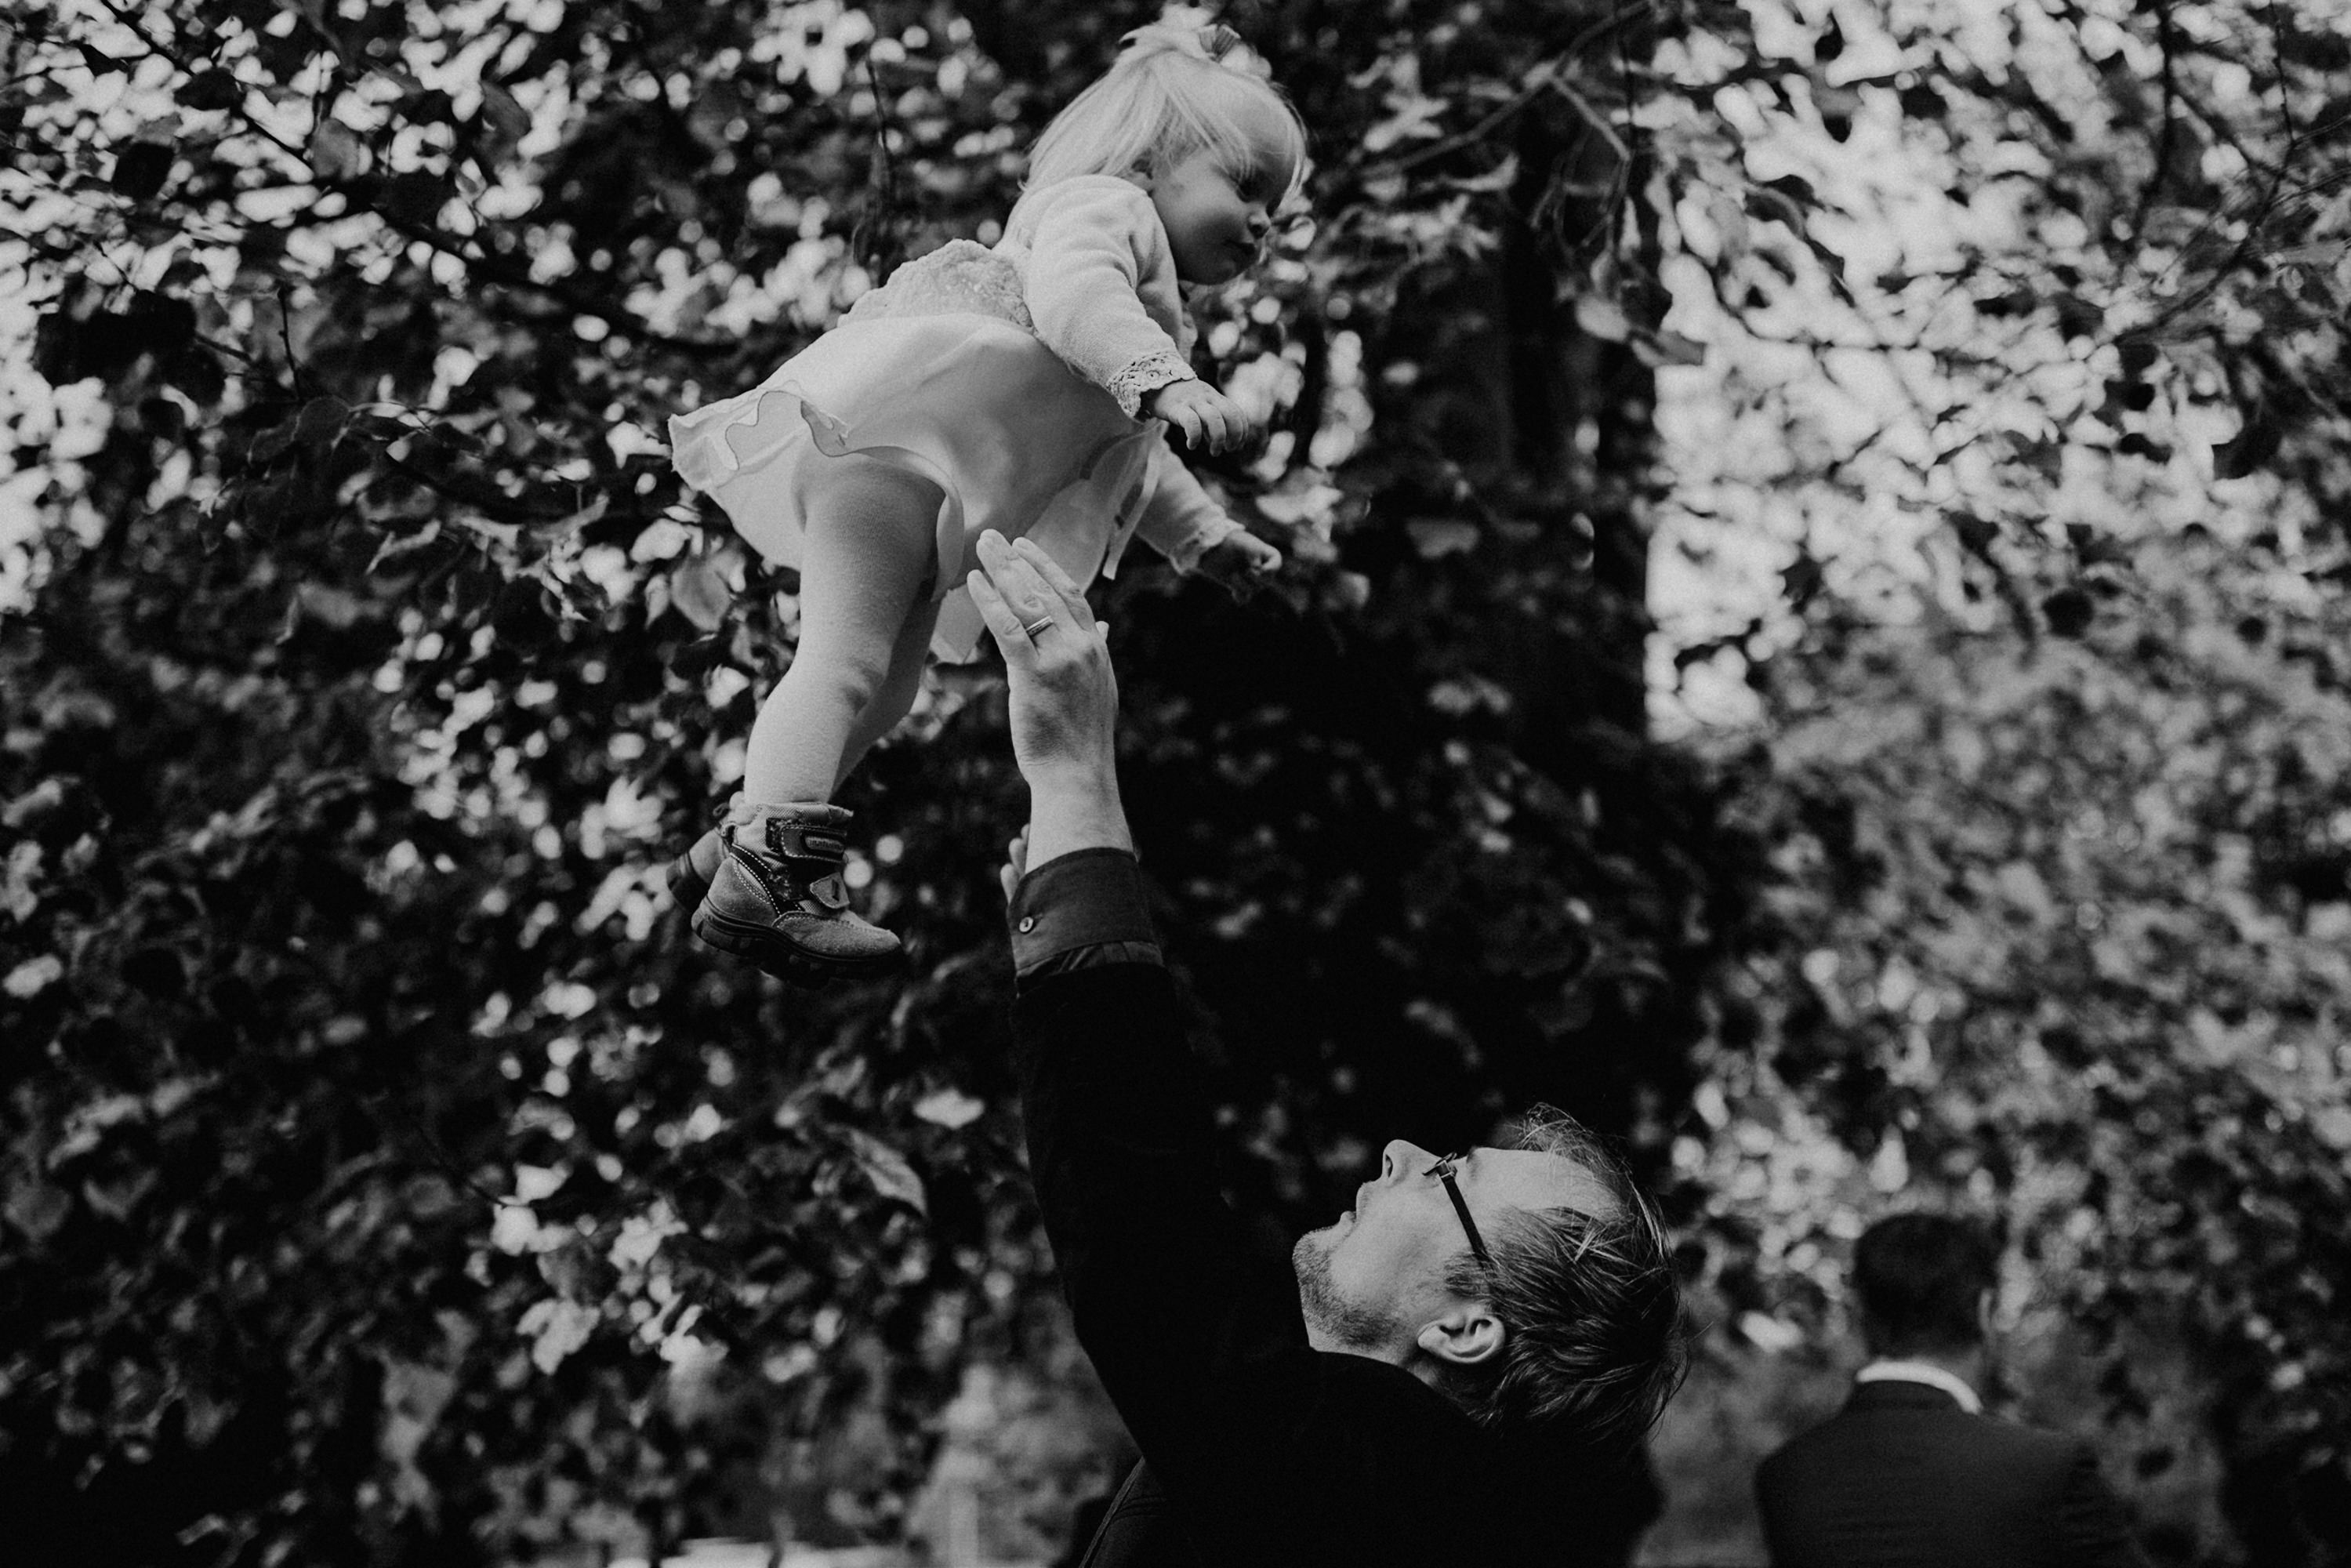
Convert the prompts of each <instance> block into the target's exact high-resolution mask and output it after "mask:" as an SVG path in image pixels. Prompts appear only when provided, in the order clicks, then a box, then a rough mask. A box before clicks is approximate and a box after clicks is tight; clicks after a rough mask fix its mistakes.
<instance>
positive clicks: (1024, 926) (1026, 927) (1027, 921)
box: [1020, 915, 1037, 936]
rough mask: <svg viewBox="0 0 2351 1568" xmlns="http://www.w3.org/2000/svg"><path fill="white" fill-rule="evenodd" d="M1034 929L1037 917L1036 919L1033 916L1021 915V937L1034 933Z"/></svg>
mask: <svg viewBox="0 0 2351 1568" xmlns="http://www.w3.org/2000/svg"><path fill="white" fill-rule="evenodd" d="M1036 929H1037V917H1036V916H1035V915H1022V916H1021V917H1020V931H1021V935H1023V936H1026V935H1028V934H1029V932H1031V931H1034V930H1036Z"/></svg>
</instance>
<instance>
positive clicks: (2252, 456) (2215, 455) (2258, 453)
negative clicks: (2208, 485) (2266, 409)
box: [2212, 414, 2279, 479]
mask: <svg viewBox="0 0 2351 1568" xmlns="http://www.w3.org/2000/svg"><path fill="white" fill-rule="evenodd" d="M2278 440H2279V436H2278V429H2277V426H2276V425H2275V424H2274V423H2271V421H2270V419H2269V417H2268V416H2267V415H2266V414H2257V415H2255V416H2254V417H2253V418H2252V419H2251V420H2248V421H2247V422H2246V423H2245V428H2244V429H2242V430H2241V431H2239V432H2238V433H2237V438H2236V439H2235V440H2233V441H2224V442H2222V443H2221V444H2220V445H2218V446H2215V447H2214V448H2212V476H2213V477H2214V478H2216V479H2244V478H2249V477H2251V476H2252V475H2254V474H2258V473H2260V472H2261V469H2262V465H2263V464H2265V463H2267V462H2268V461H2269V460H2270V459H2271V458H2273V457H2274V456H2276V455H2277V449H2278Z"/></svg>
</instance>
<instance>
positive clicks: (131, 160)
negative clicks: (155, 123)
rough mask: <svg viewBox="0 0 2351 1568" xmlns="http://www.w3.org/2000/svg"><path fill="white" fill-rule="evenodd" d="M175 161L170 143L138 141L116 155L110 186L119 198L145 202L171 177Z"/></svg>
mask: <svg viewBox="0 0 2351 1568" xmlns="http://www.w3.org/2000/svg"><path fill="white" fill-rule="evenodd" d="M171 173H172V145H171V143H169V142H164V141H134V142H132V143H131V145H130V146H128V147H125V148H123V149H122V150H121V151H120V152H117V153H116V154H115V155H114V172H113V173H112V174H111V175H110V176H108V178H107V182H106V183H107V184H108V185H109V187H110V188H111V189H112V190H114V191H115V192H116V193H118V194H120V195H124V196H128V197H129V198H131V200H132V201H134V202H143V201H145V200H147V199H148V198H149V197H150V196H152V195H153V194H155V193H156V192H158V191H161V190H162V188H163V182H164V181H165V180H166V179H168V178H170V177H171Z"/></svg>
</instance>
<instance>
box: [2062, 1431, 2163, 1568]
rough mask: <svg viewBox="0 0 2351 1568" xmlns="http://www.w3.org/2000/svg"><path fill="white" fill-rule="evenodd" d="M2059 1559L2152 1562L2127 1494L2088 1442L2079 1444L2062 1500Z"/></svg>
mask: <svg viewBox="0 0 2351 1568" xmlns="http://www.w3.org/2000/svg"><path fill="white" fill-rule="evenodd" d="M2057 1545H2058V1554H2057V1561H2058V1562H2061V1563H2066V1564H2069V1565H2074V1564H2078V1565H2079V1568H2147V1554H2146V1553H2145V1552H2142V1551H2140V1550H2139V1545H2138V1542H2137V1538H2135V1537H2134V1536H2133V1535H2132V1534H2131V1528H2130V1518H2129V1515H2128V1514H2127V1513H2126V1511H2125V1510H2124V1508H2123V1504H2122V1500H2121V1499H2120V1498H2118V1497H2116V1495H2115V1492H2114V1489H2113V1488H2112V1487H2110V1486H2108V1485H2107V1484H2106V1478H2105V1476H2104V1475H2102V1474H2100V1473H2099V1470H2098V1457H2097V1455H2096V1454H2095V1453H2094V1452H2092V1451H2091V1448H2090V1447H2089V1445H2088V1444H2086V1443H2084V1444H2079V1445H2076V1446H2075V1448H2074V1462H2073V1468H2072V1469H2070V1470H2069V1471H2068V1472H2067V1474H2066V1477H2065V1490H2064V1491H2063V1492H2062V1493H2060V1494H2059V1496H2058V1500H2057Z"/></svg>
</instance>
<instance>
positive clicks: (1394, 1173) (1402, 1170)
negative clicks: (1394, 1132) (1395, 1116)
mask: <svg viewBox="0 0 2351 1568" xmlns="http://www.w3.org/2000/svg"><path fill="white" fill-rule="evenodd" d="M1436 1158H1437V1156H1436V1155H1432V1154H1430V1153H1429V1152H1428V1151H1427V1150H1426V1149H1424V1148H1422V1147H1421V1146H1420V1145H1418V1144H1414V1143H1407V1142H1405V1140H1404V1139H1402V1138H1392V1139H1390V1140H1389V1141H1388V1146H1387V1147H1386V1148H1384V1149H1382V1150H1381V1151H1380V1179H1381V1180H1382V1181H1398V1180H1401V1179H1402V1178H1404V1177H1405V1176H1411V1175H1412V1174H1413V1173H1414V1172H1416V1171H1419V1170H1425V1169H1426V1168H1427V1167H1428V1166H1430V1165H1431V1164H1432V1163H1434V1162H1435V1160H1436Z"/></svg>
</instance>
